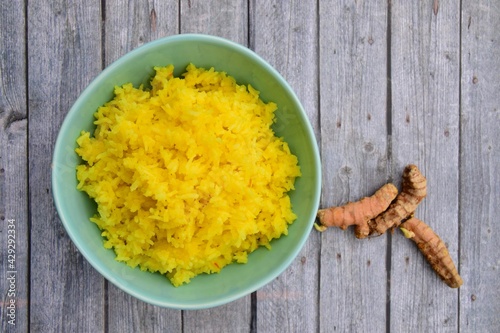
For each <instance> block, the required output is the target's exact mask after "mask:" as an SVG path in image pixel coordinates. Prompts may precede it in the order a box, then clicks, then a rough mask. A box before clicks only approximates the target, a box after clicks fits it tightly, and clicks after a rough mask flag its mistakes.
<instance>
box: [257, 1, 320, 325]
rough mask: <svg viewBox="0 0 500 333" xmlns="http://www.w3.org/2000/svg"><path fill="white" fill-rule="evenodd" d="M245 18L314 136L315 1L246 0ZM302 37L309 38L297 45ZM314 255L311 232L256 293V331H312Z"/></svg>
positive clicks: (316, 242) (315, 279)
mask: <svg viewBox="0 0 500 333" xmlns="http://www.w3.org/2000/svg"><path fill="white" fill-rule="evenodd" d="M250 21H251V26H252V30H251V31H250V45H251V46H252V47H253V49H254V51H255V52H257V54H259V55H260V56H261V57H263V58H264V59H265V60H266V61H268V62H269V63H270V64H271V66H273V67H274V68H275V69H276V70H277V71H278V72H279V73H281V75H282V76H283V77H284V78H285V79H286V80H287V81H288V83H289V84H290V85H291V87H292V88H293V89H294V91H295V93H296V94H297V96H298V97H299V99H300V101H301V102H302V104H303V106H304V108H305V110H306V113H307V115H308V117H309V120H310V121H311V124H313V128H314V130H315V133H316V135H317V136H318V137H319V127H318V111H319V109H318V64H317V61H316V60H317V58H318V49H317V36H318V32H317V23H316V22H317V8H316V6H315V4H312V3H311V2H307V1H293V2H288V1H261V0H257V1H252V2H251V3H250ZM304 40H308V41H309V42H308V43H303V41H304ZM304 199H305V200H307V198H304ZM318 258H319V235H317V234H314V233H313V234H311V237H310V238H309V240H308V242H307V243H306V245H305V246H304V248H303V249H302V251H301V252H300V253H299V255H298V257H297V258H296V259H295V260H294V261H293V263H292V264H291V266H290V267H289V268H288V269H287V270H286V271H285V272H284V273H283V274H281V275H280V276H279V277H278V278H277V279H276V280H274V281H272V282H271V283H269V284H268V285H267V286H265V287H264V288H262V289H260V290H259V291H258V292H257V326H256V328H257V331H258V332H314V331H315V330H316V328H317V327H318V308H317V304H318V272H319V270H318V268H319V267H318ZM305 318H307V319H305ZM304 319H305V320H304Z"/></svg>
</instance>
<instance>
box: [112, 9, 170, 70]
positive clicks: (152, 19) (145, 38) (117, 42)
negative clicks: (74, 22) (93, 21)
mask: <svg viewBox="0 0 500 333" xmlns="http://www.w3.org/2000/svg"><path fill="white" fill-rule="evenodd" d="M105 4H106V7H105V15H104V17H105V26H104V33H105V36H104V41H105V44H104V50H105V53H104V54H105V65H106V66H107V65H109V64H111V63H112V62H113V61H115V60H116V59H118V58H119V57H121V56H122V55H124V54H125V53H127V52H129V51H131V50H133V49H135V48H137V47H139V46H141V45H142V44H144V43H147V42H149V41H152V40H155V39H158V38H161V37H165V36H169V35H173V34H176V33H178V32H179V5H178V3H177V2H174V1H161V0H148V1H125V0H114V1H106V3H105Z"/></svg>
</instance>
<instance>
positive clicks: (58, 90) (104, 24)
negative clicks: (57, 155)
mask: <svg viewBox="0 0 500 333" xmlns="http://www.w3.org/2000/svg"><path fill="white" fill-rule="evenodd" d="M193 32H196V33H205V34H211V35H217V36H221V37H225V38H227V39H230V40H232V41H235V42H237V43H240V44H242V45H244V46H247V47H249V48H250V49H252V50H254V51H255V52H256V53H257V54H259V55H260V56H261V57H263V58H264V59H265V60H267V61H268V62H269V63H270V64H271V65H272V66H274V67H275V68H276V69H277V70H278V71H279V72H280V73H281V74H282V75H283V76H284V77H285V78H286V79H287V80H288V82H289V83H290V85H291V86H292V87H293V89H294V90H295V92H296V93H297V95H298V96H299V98H300V100H301V101H302V103H303V105H304V107H305V109H306V110H307V114H308V117H309V119H310V122H311V124H312V126H313V128H314V130H315V133H316V138H317V141H318V145H319V147H320V151H321V158H322V168H323V169H322V170H323V188H322V198H321V206H322V207H326V206H329V205H337V204H342V203H345V202H347V201H349V200H350V201H352V200H357V199H359V198H361V197H363V196H367V195H371V194H372V193H373V192H374V191H375V189H376V188H378V187H379V186H380V185H382V184H384V183H386V182H389V181H393V182H394V183H395V184H396V185H397V186H400V177H401V173H402V171H403V168H404V166H405V165H406V164H408V163H415V164H416V165H418V166H419V167H420V169H421V170H422V172H423V173H424V175H425V176H426V177H427V180H428V196H427V198H426V199H425V200H424V201H423V202H422V204H421V205H420V206H419V207H418V209H417V212H416V214H417V215H418V217H420V218H421V219H422V220H424V221H426V222H427V223H428V224H429V225H430V226H431V227H433V228H434V229H435V230H436V232H437V233H438V234H439V235H441V237H442V239H443V240H444V241H445V242H446V244H447V246H448V248H449V251H450V254H451V256H452V258H453V260H454V261H455V263H456V264H457V267H458V269H459V271H460V274H461V276H462V277H463V280H464V284H463V286H462V287H461V288H459V289H451V288H449V287H447V286H446V285H445V284H444V283H443V282H441V281H440V280H439V278H438V277H437V276H436V274H434V272H433V271H432V269H431V268H430V266H429V265H428V264H427V262H426V261H425V260H424V258H423V256H422V255H421V254H420V252H418V250H417V248H416V246H415V245H414V244H413V242H411V241H408V240H407V239H405V238H404V237H402V235H401V232H400V231H399V230H397V231H396V232H395V233H394V234H386V235H383V236H381V237H377V238H371V239H369V240H358V239H356V238H355V237H354V233H353V230H352V229H349V230H346V231H342V230H339V229H329V230H327V231H326V232H324V233H319V232H317V231H315V230H313V231H312V232H311V235H310V237H309V239H308V241H307V243H306V245H305V246H304V248H303V250H302V251H301V253H300V254H299V256H298V257H297V258H296V260H295V261H294V262H293V263H292V265H291V266H290V267H289V268H288V269H287V270H286V271H285V272H284V273H283V274H282V275H281V276H279V277H278V278H277V279H276V280H274V281H273V282H271V283H270V284H268V285H266V286H265V287H263V288H262V289H260V290H258V291H256V292H254V293H253V294H252V295H249V296H247V297H244V298H242V299H239V300H237V301H234V302H232V303H230V304H227V305H223V306H220V307H217V308H212V309H206V310H196V311H180V310H174V309H165V308H160V307H156V306H151V305H148V304H146V303H144V302H142V301H139V300H137V299H135V298H133V297H131V296H129V295H127V294H125V293H124V292H122V291H121V290H119V289H117V288H116V287H115V286H113V285H112V284H111V283H108V282H107V281H106V280H105V279H103V278H102V277H101V275H99V274H98V273H97V271H96V270H94V269H93V268H92V267H91V265H90V264H89V263H88V262H87V261H86V260H85V259H84V258H83V257H82V256H81V255H80V254H79V252H78V251H77V250H76V248H75V246H74V245H73V244H72V242H71V240H70V239H69V237H68V236H67V234H66V232H65V230H64V228H63V226H62V224H61V222H60V220H59V218H58V215H57V213H56V210H55V207H54V202H53V199H52V193H51V180H50V175H51V159H52V153H53V146H54V143H55V140H56V137H57V134H58V130H59V128H60V125H61V123H62V121H63V119H64V117H65V115H66V114H67V112H68V110H69V109H70V107H71V105H72V104H73V103H74V102H75V100H76V98H77V97H78V95H79V94H80V93H81V91H82V90H83V89H84V88H85V87H86V86H87V85H88V84H89V83H90V82H91V80H92V79H93V78H94V77H95V76H96V75H97V74H99V73H100V72H101V71H102V70H103V68H105V67H106V66H108V65H109V64H111V63H112V62H113V61H114V60H116V59H117V58H119V57H120V56H122V55H123V54H125V53H126V52H128V51H130V50H132V49H134V48H136V47H138V46H140V45H142V44H144V43H146V42H148V41H152V40H155V39H158V38H160V37H164V36H170V35H176V34H179V33H193ZM499 36H500V2H499V1H497V0H493V1H492V0H478V1H465V0H463V1H450V0H448V1H444V0H441V1H438V0H423V1H387V0H386V1H380V0H374V1H368V0H364V1H363V0H359V1H356V0H354V1H349V0H339V1H326V0H325V1H323V0H321V1H297V0H296V1H279V0H272V1H270V0H248V1H246V0H245V1H230V0H224V1H216V0H212V1H207V0H203V1H201V0H190V1H189V0H187V1H186V0H179V1H171V0H165V1H162V0H144V1H124V0H101V1H98V0H34V1H27V0H25V1H22V0H12V1H2V2H1V5H0V43H1V44H0V52H1V60H0V61H1V62H0V75H1V81H0V125H1V126H0V218H1V227H0V231H1V239H0V242H1V243H0V248H1V249H2V250H1V258H0V263H1V265H0V269H1V271H0V291H1V297H2V298H1V300H0V302H1V318H0V319H1V329H0V331H2V332H28V331H30V332H259V333H261V332H458V331H459V332H461V333H463V332H500V259H499V258H500V256H499V253H500V250H499V246H500V232H499V230H498V226H497V225H496V224H498V217H499V216H500V171H499V166H500V163H499V162H500V145H499V142H500V130H499V129H500V40H499ZM12 225H13V226H14V227H13V226H12ZM11 229H15V235H16V239H15V263H14V264H15V271H16V273H12V272H11V271H12V269H11V268H12V266H10V265H11V264H12V261H11V260H10V259H12V258H11V257H8V249H9V236H8V235H9V234H11V233H12V232H9V230H11ZM12 292H14V294H12ZM12 302H13V303H14V304H15V308H14V309H12V306H11V305H10V304H11V303H12ZM13 315H14V316H15V320H12V319H13Z"/></svg>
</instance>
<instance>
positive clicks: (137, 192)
mask: <svg viewBox="0 0 500 333" xmlns="http://www.w3.org/2000/svg"><path fill="white" fill-rule="evenodd" d="M154 69H155V75H154V77H153V78H152V80H151V89H144V88H143V87H142V86H141V87H139V88H134V87H133V85H132V84H130V83H129V84H125V85H123V86H119V87H118V86H117V87H115V89H114V98H113V99H112V100H111V101H109V102H108V103H106V104H104V105H103V106H101V107H99V108H98V110H97V112H96V113H95V114H94V116H95V122H94V123H95V125H96V128H95V131H94V133H93V134H91V133H90V132H86V131H82V133H81V135H80V137H79V138H78V139H77V144H78V148H76V152H77V154H78V155H79V156H81V158H82V160H83V161H82V164H80V165H78V166H77V179H78V185H77V188H78V189H79V190H81V191H84V192H86V193H87V194H88V195H89V196H90V197H91V198H92V199H94V200H95V202H96V203H97V213H96V215H95V216H93V217H91V218H90V220H91V221H92V222H94V223H95V224H96V225H97V226H98V227H99V229H100V230H101V233H102V236H103V238H104V247H105V248H108V249H113V250H114V252H115V254H116V260H118V261H121V262H126V263H127V264H128V265H129V266H131V267H137V266H139V267H140V269H141V270H148V271H151V272H159V273H161V274H163V275H165V276H166V277H167V278H168V279H169V280H170V281H171V283H172V284H173V285H174V286H176V287H177V286H180V285H182V284H185V283H189V281H190V280H191V279H192V278H193V277H195V276H196V275H199V274H203V273H206V274H211V273H216V272H219V271H220V270H221V269H222V268H223V267H224V266H226V265H228V264H231V263H234V262H237V263H246V262H247V256H248V254H249V253H251V252H252V251H254V250H255V249H257V248H258V247H259V246H265V247H267V248H269V249H270V248H271V245H270V241H271V240H272V239H276V238H279V237H280V236H282V235H286V234H287V233H288V226H289V224H291V223H292V222H293V221H294V220H295V219H296V215H295V214H294V212H293V211H292V207H291V202H290V198H289V196H288V192H289V191H290V190H292V189H294V181H295V178H296V177H299V176H300V167H299V166H298V160H297V157H296V156H294V155H293V154H292V153H291V152H290V149H289V147H288V145H287V143H286V142H285V141H284V140H283V139H282V138H279V137H277V136H276V135H275V134H274V132H273V130H272V127H271V125H272V124H273V122H274V121H275V114H274V113H275V111H276V109H277V105H276V104H275V103H272V102H269V103H265V102H263V101H262V100H261V99H260V97H259V92H258V91H256V90H255V89H254V88H253V87H252V86H250V85H247V86H246V85H239V84H237V83H236V81H235V79H234V78H233V77H231V76H229V75H227V74H226V73H224V72H218V71H215V70H214V68H210V69H204V68H198V67H196V66H195V65H193V64H190V65H188V66H187V69H186V72H185V73H184V74H182V75H181V76H180V77H175V76H174V74H173V71H174V67H173V66H172V65H169V66H166V67H155V68H154Z"/></svg>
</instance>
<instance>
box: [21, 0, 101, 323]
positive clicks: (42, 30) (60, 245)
mask: <svg viewBox="0 0 500 333" xmlns="http://www.w3.org/2000/svg"><path fill="white" fill-rule="evenodd" d="M27 14H28V19H27V20H28V55H27V59H28V66H29V68H28V73H29V75H28V89H29V91H28V110H29V117H28V121H29V146H28V149H29V169H28V170H29V185H30V188H29V200H30V206H29V209H30V213H31V215H30V217H31V292H30V317H31V318H30V320H31V322H30V330H31V331H33V332H96V331H102V330H103V329H104V312H103V307H104V297H103V295H104V290H103V286H104V279H103V278H102V277H101V276H100V275H99V274H98V273H97V271H95V270H94V269H93V268H92V267H91V266H90V265H89V264H88V263H87V261H86V260H85V259H84V258H83V256H81V255H80V254H79V253H78V252H77V250H76V248H75V247H74V245H73V244H72V243H71V241H70V239H69V237H68V236H67V234H66V232H65V230H64V228H63V226H62V224H61V222H60V221H59V219H58V217H57V215H56V211H55V208H54V204H53V200H52V197H51V181H50V174H51V157H52V148H53V145H54V143H55V139H56V136H57V133H58V129H59V127H60V125H61V123H62V120H63V118H64V116H65V115H66V113H67V112H68V110H69V109H70V107H71V105H72V103H73V102H74V101H75V100H76V98H77V97H78V94H79V93H80V92H81V91H82V90H83V89H84V88H85V87H86V86H87V85H88V83H89V82H90V81H91V80H92V78H93V77H94V76H95V75H96V74H97V73H99V71H100V70H101V28H100V24H99V23H100V22H101V13H100V2H99V1H94V0H88V1H74V2H68V1H62V0H61V1H42V0H41V1H30V2H28V8H27ZM96 22H97V24H96ZM89 318H91V319H89Z"/></svg>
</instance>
